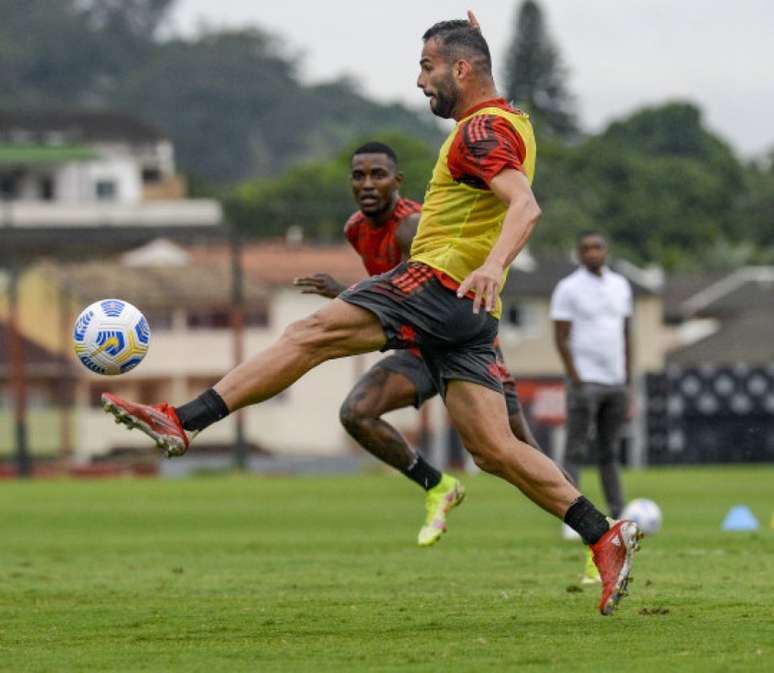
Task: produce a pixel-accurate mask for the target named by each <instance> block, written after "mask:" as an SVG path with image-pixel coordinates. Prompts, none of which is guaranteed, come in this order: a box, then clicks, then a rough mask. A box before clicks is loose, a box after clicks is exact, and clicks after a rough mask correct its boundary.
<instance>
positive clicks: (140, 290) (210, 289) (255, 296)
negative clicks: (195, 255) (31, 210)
mask: <svg viewBox="0 0 774 673" xmlns="http://www.w3.org/2000/svg"><path fill="white" fill-rule="evenodd" d="M44 271H45V273H47V274H48V275H49V276H50V277H52V278H53V279H54V280H55V281H56V282H57V283H59V284H60V285H63V286H64V287H66V288H67V289H68V290H69V291H70V292H71V293H72V294H73V295H74V297H75V298H77V299H78V300H80V303H82V304H83V305H86V304H89V303H91V302H93V301H96V300H98V299H103V298H105V297H120V298H121V299H125V300H126V301H128V302H130V303H132V304H136V305H138V306H142V307H143V309H146V308H147V309H153V308H159V309H164V308H169V307H173V306H181V307H186V308H196V307H200V306H202V307H203V306H207V307H214V306H223V307H225V306H228V305H230V303H231V282H232V276H231V269H230V268H229V267H228V266H227V265H226V264H225V263H217V264H215V263H211V264H192V265H190V266H186V267H171V268H164V267H147V268H136V267H128V266H122V265H121V264H119V263H118V262H115V261H104V262H88V263H85V264H67V265H53V264H46V265H44ZM244 282H245V299H246V300H247V301H248V302H249V301H258V300H261V299H263V298H265V297H266V292H267V288H266V284H265V283H263V282H262V281H261V280H260V279H258V278H256V277H255V275H254V274H250V273H245V276H244Z"/></svg>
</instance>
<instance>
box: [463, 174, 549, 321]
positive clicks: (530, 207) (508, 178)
mask: <svg viewBox="0 0 774 673" xmlns="http://www.w3.org/2000/svg"><path fill="white" fill-rule="evenodd" d="M489 188H490V189H491V190H492V191H493V192H494V193H495V194H496V195H497V196H498V198H500V199H501V200H502V201H504V202H505V203H507V204H508V210H507V211H506V212H505V220H504V221H503V228H502V230H501V231H500V236H499V238H498V239H497V242H496V243H495V244H494V246H493V247H492V250H491V251H490V252H489V255H488V256H487V258H486V261H485V262H484V264H483V265H482V266H480V267H479V268H478V269H476V270H475V271H473V272H472V273H471V274H470V275H469V276H468V277H467V278H466V279H465V280H464V281H463V282H462V284H461V285H460V288H459V290H458V291H457V296H458V297H460V298H462V297H464V296H465V294H467V292H469V291H470V290H473V291H474V292H475V295H476V298H475V300H474V301H473V312H474V313H478V311H479V309H480V308H481V306H482V305H483V306H484V310H486V311H493V310H494V308H495V305H496V304H497V295H498V292H499V289H500V281H501V280H502V277H503V271H505V269H507V268H508V266H510V264H511V262H513V260H514V259H516V255H518V254H519V252H521V249H522V248H523V247H524V246H525V245H526V244H527V241H528V240H529V237H530V235H531V234H532V230H533V229H534V228H535V224H536V223H537V221H538V219H539V218H540V214H541V211H540V206H538V204H537V201H536V200H535V195H534V194H533V193H532V189H531V188H530V186H529V181H528V180H527V177H526V176H525V175H524V173H521V172H520V171H517V170H516V169H514V168H506V169H505V170H503V171H501V172H500V173H498V174H497V175H496V176H495V177H494V178H492V180H491V181H490V183H489Z"/></svg>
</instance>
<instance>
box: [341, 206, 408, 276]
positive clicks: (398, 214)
mask: <svg viewBox="0 0 774 673" xmlns="http://www.w3.org/2000/svg"><path fill="white" fill-rule="evenodd" d="M420 210H422V205H421V204H419V203H417V202H416V201H412V200H411V199H403V198H401V199H399V200H398V203H396V204H395V208H393V210H392V212H391V213H390V217H389V218H388V219H387V221H386V222H385V223H384V224H381V225H376V224H374V223H373V222H372V221H371V220H370V219H369V218H368V217H367V216H366V215H364V214H363V213H362V211H360V210H358V211H357V212H355V213H353V214H352V215H351V216H350V218H349V219H348V220H347V223H346V224H345V225H344V235H345V236H346V237H347V240H348V241H349V242H350V243H351V244H352V247H353V248H354V249H355V250H356V251H357V254H358V255H360V258H361V259H362V260H363V264H364V265H365V268H366V270H367V271H368V273H369V274H371V275H372V276H375V275H376V274H379V273H385V272H387V271H389V270H390V269H392V268H394V267H396V266H397V265H398V263H399V262H400V258H401V251H400V246H399V245H398V240H397V239H396V238H395V232H396V231H397V230H398V227H399V226H400V223H401V222H403V220H405V219H406V218H407V217H408V216H409V215H413V214H414V213H418V212H420Z"/></svg>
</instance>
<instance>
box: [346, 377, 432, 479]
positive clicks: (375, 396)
mask: <svg viewBox="0 0 774 673" xmlns="http://www.w3.org/2000/svg"><path fill="white" fill-rule="evenodd" d="M416 394H417V391H416V387H415V386H414V384H413V383H412V382H411V381H409V380H408V379H407V378H406V377H405V376H403V375H401V374H398V373H397V372H391V371H388V370H386V369H382V368H381V367H378V366H377V367H374V368H373V369H371V370H370V371H368V372H367V373H366V374H365V375H364V376H363V377H362V378H361V379H360V380H359V381H358V382H357V383H356V384H355V387H354V388H353V389H352V391H351V392H350V393H349V395H348V396H347V398H346V399H345V400H344V402H343V404H342V405H341V411H340V413H339V417H340V419H341V424H342V425H343V426H344V428H345V429H346V430H347V432H348V433H349V434H350V435H351V436H352V437H353V438H354V439H355V440H357V442H358V443H359V444H360V445H361V446H362V447H363V448H364V449H365V450H366V451H368V452H369V453H371V454H373V455H374V456H376V457H377V458H378V459H379V460H381V461H382V462H385V463H387V464H388V465H391V466H392V467H394V468H395V469H396V470H406V469H408V468H409V467H410V466H411V465H412V464H413V463H414V462H416V460H417V458H418V455H417V452H416V451H414V449H412V448H411V447H410V446H409V445H408V442H406V440H405V438H404V437H403V435H401V434H400V432H398V431H397V430H396V429H395V428H394V427H393V426H392V425H390V424H389V423H388V422H387V421H385V420H384V419H383V418H382V415H383V414H386V413H387V412H389V411H393V410H395V409H402V408H404V407H409V406H411V405H412V404H414V400H415V398H416Z"/></svg>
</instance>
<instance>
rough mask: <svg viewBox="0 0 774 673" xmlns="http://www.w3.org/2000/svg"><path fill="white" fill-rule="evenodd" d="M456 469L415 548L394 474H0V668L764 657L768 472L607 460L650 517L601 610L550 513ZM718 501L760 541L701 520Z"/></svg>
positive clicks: (771, 598)
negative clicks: (436, 529)
mask: <svg viewBox="0 0 774 673" xmlns="http://www.w3.org/2000/svg"><path fill="white" fill-rule="evenodd" d="M465 482H466V485H467V487H468V493H469V497H468V500H467V501H466V502H465V504H464V505H463V506H462V507H461V508H460V509H458V510H456V511H455V512H454V513H453V514H452V515H451V518H450V524H451V530H450V533H449V534H448V535H447V536H446V537H445V538H444V539H443V540H442V541H441V543H440V544H438V545H437V546H436V547H434V548H431V549H425V550H422V549H418V548H416V547H414V538H415V535H416V532H417V529H418V526H419V524H420V521H421V516H422V512H421V509H422V496H421V492H420V491H419V489H417V487H416V486H414V485H413V484H410V483H409V482H408V481H406V480H404V479H402V478H400V477H393V476H384V475H374V474H369V475H365V476H362V477H327V478H325V477H320V478H304V477H297V478H290V477H288V478H284V477H283V478H259V477H253V476H243V477H242V476H223V477H221V476H217V477H201V478H196V479H190V480H181V481H159V480H111V481H101V482H78V481H53V482H52V481H49V482H33V483H21V484H20V483H11V482H5V483H2V485H1V487H0V522H1V523H0V573H1V574H2V583H0V670H1V671H14V672H16V671H18V672H24V671H35V672H37V671H40V672H43V671H46V672H50V671H61V672H64V673H70V672H73V671H100V672H106V671H132V672H136V671H164V672H170V671H185V672H186V673H195V672H199V671H202V672H206V673H216V672H220V671H227V672H238V671H261V672H269V671H278V672H279V671H281V672H282V673H295V672H300V671H309V672H314V673H321V672H324V671H325V672H327V671H330V672H334V671H335V672H336V673H342V672H349V671H357V672H361V671H385V672H386V671H406V672H412V673H413V672H428V673H429V672H433V673H435V672H441V671H450V672H454V673H457V672H463V671H470V672H475V673H482V672H488V671H498V672H504V671H520V672H522V671H568V672H572V673H582V672H584V671H589V672H592V671H593V672H594V673H600V672H603V673H604V672H606V671H614V670H621V671H627V672H628V671H643V672H645V671H647V672H648V673H652V672H653V671H663V672H667V671H680V672H683V671H701V672H703V673H704V672H707V671H718V672H719V671H772V670H774V530H771V529H770V528H769V519H770V517H771V514H772V511H774V469H772V468H771V467H758V468H752V469H751V468H736V467H728V468H713V469H692V470H652V471H647V472H638V473H632V472H630V473H627V474H626V486H627V490H628V494H629V496H630V497H635V496H647V497H652V498H653V499H655V500H656V501H657V502H659V503H660V504H661V506H662V508H663V510H664V512H665V530H664V531H663V532H662V533H661V534H659V535H658V536H656V537H654V538H652V539H646V540H645V542H644V544H643V549H642V551H641V552H640V554H639V555H638V558H637V563H636V564H635V568H634V573H633V575H634V577H635V582H634V584H633V587H632V589H633V591H632V595H631V597H630V598H628V599H626V600H625V601H624V602H623V603H622V604H621V608H620V610H619V612H618V613H617V614H616V615H615V616H614V617H612V618H604V617H600V616H599V615H598V614H597V613H596V604H597V600H598V590H597V589H596V588H593V589H591V590H590V589H586V588H584V589H583V590H580V585H579V583H578V579H579V574H580V571H581V570H582V548H581V546H580V545H579V544H577V543H567V542H562V541H560V539H559V524H558V522H556V521H554V520H552V519H551V518H549V516H548V515H546V514H543V513H542V512H541V511H539V510H538V509H537V508H535V507H534V506H532V505H531V504H529V503H528V502H527V501H525V500H524V498H523V497H521V496H520V495H519V494H518V493H516V492H514V491H513V490H512V489H511V488H509V487H508V486H507V485H505V484H504V483H502V482H500V481H498V480H496V479H494V478H491V477H488V476H477V477H467V478H466V479H465ZM585 483H586V485H587V487H588V488H587V489H586V491H587V493H588V494H589V496H591V497H593V498H595V499H596V500H598V499H599V496H598V490H597V488H596V478H595V477H594V476H593V475H592V473H591V472H589V473H587V474H586V475H585ZM737 503H746V504H748V505H749V506H750V507H751V508H752V510H753V512H754V513H755V514H756V515H757V516H758V517H759V518H760V519H761V523H762V528H761V531H760V532H759V533H758V534H750V533H722V532H721V531H720V522H721V519H722V518H723V516H724V514H725V512H726V511H727V510H728V508H729V507H730V506H731V505H734V504H737Z"/></svg>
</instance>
